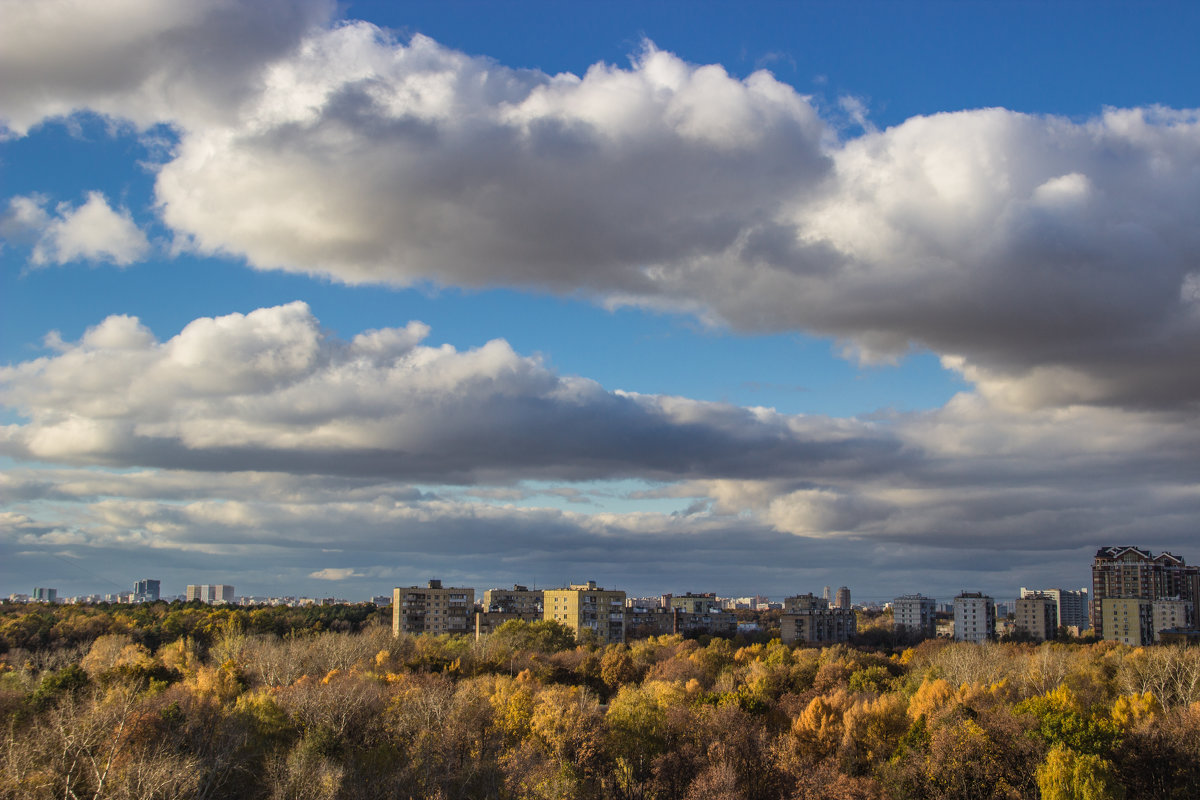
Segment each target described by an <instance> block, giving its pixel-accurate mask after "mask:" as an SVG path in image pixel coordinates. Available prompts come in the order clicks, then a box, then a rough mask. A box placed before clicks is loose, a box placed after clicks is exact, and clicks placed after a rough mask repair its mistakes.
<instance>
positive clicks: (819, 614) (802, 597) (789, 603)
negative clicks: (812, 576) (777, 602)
mask: <svg viewBox="0 0 1200 800" xmlns="http://www.w3.org/2000/svg"><path fill="white" fill-rule="evenodd" d="M857 634H858V618H857V617H856V616H855V614H854V612H853V611H852V610H850V609H848V608H830V606H829V601H828V600H826V599H825V598H823V597H814V596H813V595H812V594H811V593H809V594H798V595H795V596H794V597H789V598H787V599H785V600H784V601H783V615H782V616H780V618H779V638H780V640H781V641H782V642H783V643H784V644H792V643H794V642H801V643H803V644H822V645H823V644H835V643H837V642H847V641H849V640H850V639H853V638H854V637H855V636H856V635H857Z"/></svg>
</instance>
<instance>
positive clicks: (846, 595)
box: [833, 586, 852, 611]
mask: <svg viewBox="0 0 1200 800" xmlns="http://www.w3.org/2000/svg"><path fill="white" fill-rule="evenodd" d="M835 597H836V599H835V600H834V603H833V604H834V606H836V607H837V608H840V609H842V610H843V611H848V610H849V609H850V608H852V606H851V605H850V589H849V588H848V587H846V586H839V587H838V590H837V595H835Z"/></svg>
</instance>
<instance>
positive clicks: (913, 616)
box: [892, 594, 937, 639]
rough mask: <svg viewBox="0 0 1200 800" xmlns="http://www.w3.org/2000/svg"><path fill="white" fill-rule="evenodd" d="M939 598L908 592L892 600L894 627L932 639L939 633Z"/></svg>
mask: <svg viewBox="0 0 1200 800" xmlns="http://www.w3.org/2000/svg"><path fill="white" fill-rule="evenodd" d="M936 612H937V600H935V599H934V598H932V597H923V596H922V595H920V594H906V595H903V596H901V597H897V598H896V599H895V600H893V601H892V627H893V629H894V630H895V631H896V632H897V633H905V634H908V635H910V636H917V637H921V638H926V639H932V638H933V637H934V636H936V635H937V619H936V618H935V616H934V615H935V613H936Z"/></svg>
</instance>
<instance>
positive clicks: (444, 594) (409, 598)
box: [392, 580, 475, 636]
mask: <svg viewBox="0 0 1200 800" xmlns="http://www.w3.org/2000/svg"><path fill="white" fill-rule="evenodd" d="M474 611H475V590H474V589H471V588H466V587H459V586H450V587H444V586H442V582H441V581H439V580H431V581H429V584H428V585H427V586H409V587H406V588H399V587H397V588H395V589H393V590H392V635H393V636H399V635H400V634H401V633H408V634H418V633H463V634H465V633H469V632H470V627H471V615H472V614H473V613H474Z"/></svg>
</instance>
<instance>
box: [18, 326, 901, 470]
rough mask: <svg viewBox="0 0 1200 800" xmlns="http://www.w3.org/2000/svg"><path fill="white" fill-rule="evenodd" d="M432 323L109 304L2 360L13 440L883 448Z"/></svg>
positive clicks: (347, 455) (234, 452)
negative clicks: (30, 351)
mask: <svg viewBox="0 0 1200 800" xmlns="http://www.w3.org/2000/svg"><path fill="white" fill-rule="evenodd" d="M427 333H428V329H427V328H426V327H425V326H424V325H422V324H421V323H410V324H409V325H408V326H407V327H405V328H393V329H387V330H377V331H368V332H365V333H362V334H359V335H358V336H356V337H354V338H353V339H352V340H351V341H348V342H347V341H341V340H338V339H335V338H333V337H331V336H329V335H328V334H326V333H325V332H324V331H323V330H322V329H321V327H320V324H319V322H318V321H317V320H316V319H315V318H314V317H313V315H312V314H311V312H310V311H309V309H308V307H307V306H306V305H304V304H303V303H293V304H291V305H287V306H279V307H275V308H266V309H259V310H257V311H253V312H251V313H249V314H245V315H242V314H231V315H229V316H226V317H220V318H215V319H214V318H204V319H198V320H195V321H193V322H192V323H191V324H189V325H188V326H187V327H186V328H185V329H184V330H183V331H181V332H180V333H179V334H178V335H177V336H175V337H173V338H171V339H170V340H168V341H166V342H159V341H157V340H156V339H155V338H154V336H153V335H152V334H151V333H150V331H149V330H148V329H146V328H145V327H144V326H143V325H142V324H141V323H140V322H139V321H138V320H137V319H134V318H131V317H126V316H114V317H109V318H108V319H106V320H105V321H103V322H102V323H100V324H99V325H97V326H95V327H94V328H91V329H89V330H88V331H87V332H86V333H85V334H84V336H83V337H82V339H81V340H80V341H78V342H73V343H64V342H61V341H59V340H57V339H55V340H54V341H53V344H54V345H55V346H56V347H57V348H59V350H60V352H59V353H57V354H56V355H53V356H48V357H44V358H40V359H36V360H34V361H29V362H25V363H22V364H17V365H15V366H12V367H5V368H0V400H2V401H3V402H4V404H6V405H8V406H10V407H13V408H16V409H19V410H20V411H21V413H22V414H24V415H26V416H27V417H28V419H29V422H28V423H27V424H24V425H12V426H8V427H6V428H4V429H2V430H3V432H2V433H0V452H3V453H6V454H8V455H12V456H16V457H19V458H27V459H40V460H47V461H57V462H62V463H97V464H110V465H118V466H134V465H137V466H154V467H164V468H187V469H202V470H205V469H207V470H239V469H241V470H270V471H288V472H297V473H305V472H313V473H321V474H331V475H336V474H343V475H377V476H390V477H394V478H403V479H407V480H420V481H432V482H476V481H480V480H490V481H493V482H495V481H499V482H511V481H515V480H521V479H532V478H540V477H550V478H554V479H567V480H586V479H595V478H610V477H622V478H623V477H641V478H650V479H657V478H680V477H761V476H765V475H771V474H776V473H777V472H778V471H780V470H785V471H788V472H792V473H795V474H798V475H799V474H808V473H814V474H815V473H818V472H819V473H821V474H837V473H839V472H842V471H845V470H847V469H853V470H855V471H857V470H859V469H861V468H862V467H861V465H862V464H863V463H864V462H867V461H870V462H873V463H877V464H880V465H882V464H883V463H885V462H886V461H887V460H888V459H889V458H892V457H894V455H895V452H896V449H897V448H896V445H895V443H893V442H889V441H887V440H886V439H881V438H878V437H875V436H872V435H869V430H870V427H871V426H870V425H868V424H866V423H845V424H843V425H840V426H830V427H827V426H824V425H822V424H820V423H817V422H813V421H810V420H807V419H805V418H789V417H785V416H783V415H780V414H777V413H774V412H771V411H768V410H764V409H743V408H737V407H733V406H728V405H721V404H716V403H702V402H695V401H690V400H687V399H684V398H677V397H657V396H655V397H652V396H640V395H631V394H626V393H621V392H611V391H607V390H605V389H604V388H603V387H601V386H599V385H598V384H596V383H595V382H593V381H589V380H586V379H584V378H576V377H563V376H559V375H556V374H555V373H553V372H551V371H550V370H549V369H547V368H546V367H545V366H543V365H542V364H541V363H540V362H539V361H538V360H537V359H535V358H530V357H526V356H521V355H519V354H517V353H515V352H514V351H513V350H512V348H511V347H509V346H508V344H507V343H506V342H504V341H502V340H495V341H492V342H489V343H488V344H486V345H484V346H482V347H480V348H478V349H474V350H469V351H465V352H459V351H457V350H455V349H454V348H452V347H449V346H440V347H430V346H425V345H422V344H420V342H421V340H422V339H424V337H425V336H426V335H427Z"/></svg>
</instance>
